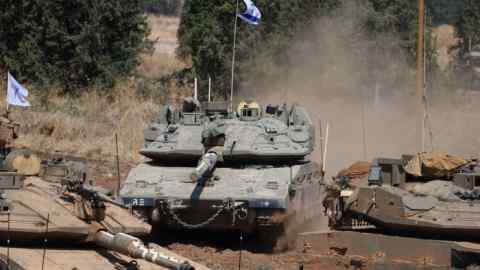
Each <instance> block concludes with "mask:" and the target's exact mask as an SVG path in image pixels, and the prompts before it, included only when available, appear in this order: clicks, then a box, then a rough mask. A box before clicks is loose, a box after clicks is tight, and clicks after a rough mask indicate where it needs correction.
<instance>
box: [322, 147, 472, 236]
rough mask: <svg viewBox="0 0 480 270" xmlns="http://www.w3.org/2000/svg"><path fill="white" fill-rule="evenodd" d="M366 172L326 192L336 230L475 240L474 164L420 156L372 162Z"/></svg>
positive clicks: (442, 156)
mask: <svg viewBox="0 0 480 270" xmlns="http://www.w3.org/2000/svg"><path fill="white" fill-rule="evenodd" d="M364 172H365V174H364V175H363V176H360V177H358V176H356V177H349V176H348V175H341V176H340V177H339V178H338V179H337V184H336V188H335V187H334V188H333V189H330V191H331V192H330V196H329V197H327V199H326V203H325V205H326V206H327V207H328V208H329V211H328V212H329V216H330V220H331V224H332V225H333V226H334V227H337V228H349V229H356V228H360V229H361V228H362V227H365V226H366V227H372V225H373V226H374V227H375V228H379V229H382V230H386V231H387V232H395V233H396V234H399V233H407V234H408V233H415V235H416V236H422V237H428V238H440V239H452V238H454V239H461V240H468V241H474V240H475V241H478V240H479V239H478V236H477V235H478V232H480V225H479V221H480V189H479V188H480V170H479V167H478V163H477V162H476V161H471V160H465V159H463V158H461V157H454V156H450V155H447V154H444V153H421V154H419V155H417V156H415V157H413V156H403V157H402V158H401V159H385V158H379V159H375V160H374V161H373V163H372V164H371V166H370V168H368V167H367V170H364ZM332 191H333V192H332ZM332 198H334V199H332ZM475 238H477V239H475Z"/></svg>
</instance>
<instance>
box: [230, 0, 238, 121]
mask: <svg viewBox="0 0 480 270" xmlns="http://www.w3.org/2000/svg"><path fill="white" fill-rule="evenodd" d="M237 15H238V0H237V7H236V9H235V25H234V27H233V53H232V76H231V82H230V112H233V82H234V77H235V76H234V74H235V49H236V47H237V21H238V16H237Z"/></svg>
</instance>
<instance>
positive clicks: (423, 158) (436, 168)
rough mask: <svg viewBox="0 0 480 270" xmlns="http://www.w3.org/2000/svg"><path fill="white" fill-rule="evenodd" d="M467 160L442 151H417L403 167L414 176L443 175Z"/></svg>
mask: <svg viewBox="0 0 480 270" xmlns="http://www.w3.org/2000/svg"><path fill="white" fill-rule="evenodd" d="M468 162H469V161H468V160H466V159H464V158H462V157H459V156H452V155H449V154H447V153H442V152H431V153H419V154H417V155H416V156H415V157H414V158H412V159H411V160H410V161H409V162H408V164H407V165H406V166H405V167H404V169H405V171H406V172H407V173H409V174H411V175H414V176H430V177H444V176H446V175H447V174H448V173H449V172H452V171H454V170H456V169H458V168H460V167H462V166H464V165H466V164H468Z"/></svg>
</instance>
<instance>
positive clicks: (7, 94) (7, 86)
mask: <svg viewBox="0 0 480 270" xmlns="http://www.w3.org/2000/svg"><path fill="white" fill-rule="evenodd" d="M8 74H10V71H8V72H7V97H8V85H9V81H8V79H9V78H8ZM9 105H10V104H9V103H8V101H7V111H6V113H7V114H8V109H9Z"/></svg>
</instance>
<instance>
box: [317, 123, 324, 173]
mask: <svg viewBox="0 0 480 270" xmlns="http://www.w3.org/2000/svg"><path fill="white" fill-rule="evenodd" d="M318 127H319V129H320V132H319V135H320V155H321V158H322V164H323V144H324V142H325V138H323V128H322V120H321V119H319V120H318Z"/></svg>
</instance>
